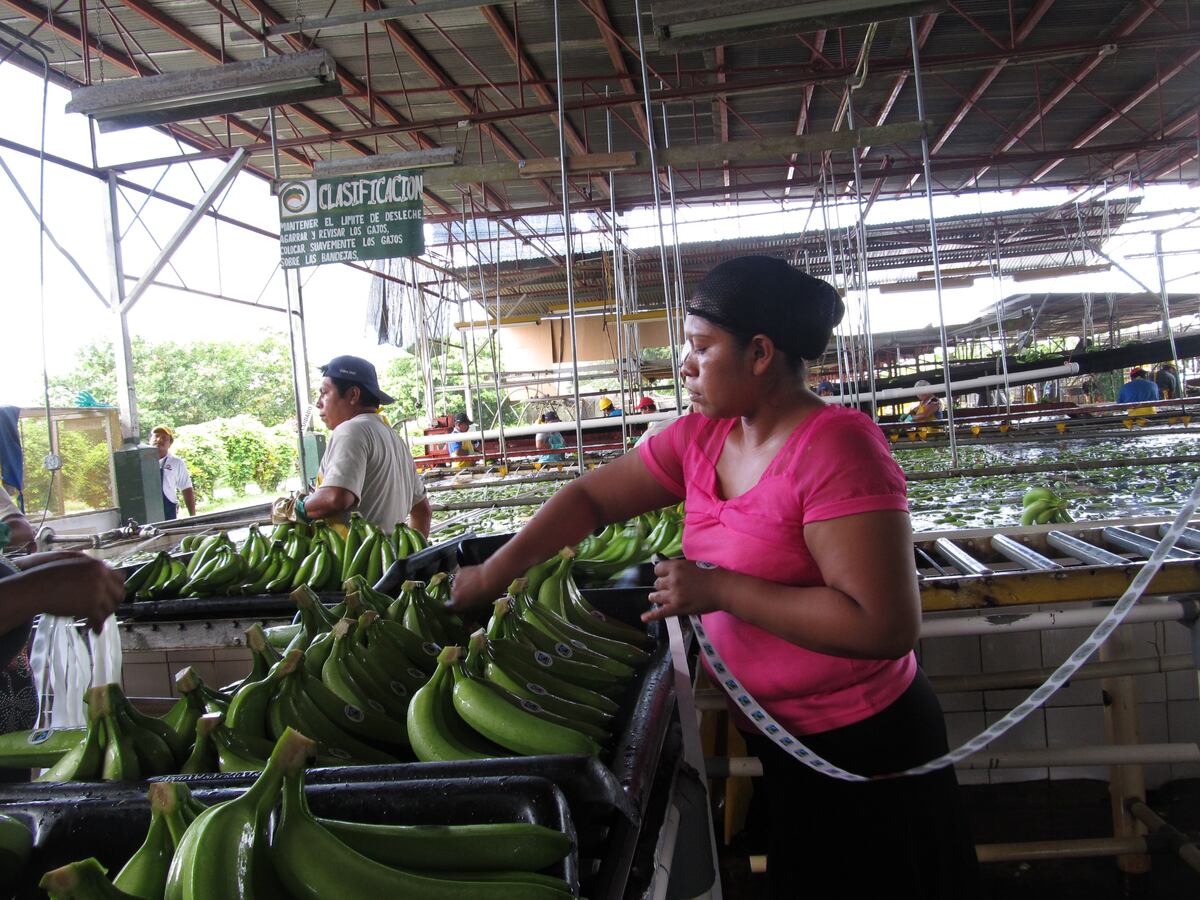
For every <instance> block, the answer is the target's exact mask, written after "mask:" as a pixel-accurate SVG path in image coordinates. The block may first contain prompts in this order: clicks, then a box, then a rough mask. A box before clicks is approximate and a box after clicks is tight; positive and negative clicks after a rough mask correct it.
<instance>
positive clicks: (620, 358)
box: [604, 87, 629, 447]
mask: <svg viewBox="0 0 1200 900" xmlns="http://www.w3.org/2000/svg"><path fill="white" fill-rule="evenodd" d="M604 95H605V96H608V88H607V87H605V88H604ZM604 131H605V135H606V138H607V141H606V144H605V146H606V149H607V150H608V152H609V153H612V148H613V132H612V110H611V109H610V108H608V107H605V109H604ZM615 181H616V173H615V172H613V170H612V169H609V170H608V202H609V220H610V222H611V224H612V289H613V304H614V305H615V306H616V310H617V387H618V389H619V391H620V395H621V446H622V447H628V446H629V422H628V420H627V418H626V416H625V413H626V411H627V409H628V406H627V404H628V403H629V400H628V397H627V396H626V392H625V387H626V384H625V382H626V379H625V373H626V363H627V362H628V360H627V359H626V353H625V341H626V337H627V336H626V334H625V322H624V315H625V310H624V307H625V298H624V286H625V273H624V271H623V269H622V265H621V261H620V255H621V245H620V243H621V242H620V238H619V236H618V234H617V189H616V187H615Z"/></svg>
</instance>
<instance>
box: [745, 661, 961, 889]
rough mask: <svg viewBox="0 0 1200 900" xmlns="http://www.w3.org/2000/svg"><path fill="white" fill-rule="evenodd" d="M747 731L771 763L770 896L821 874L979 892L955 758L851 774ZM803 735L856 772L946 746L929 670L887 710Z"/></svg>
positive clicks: (836, 885)
mask: <svg viewBox="0 0 1200 900" xmlns="http://www.w3.org/2000/svg"><path fill="white" fill-rule="evenodd" d="M744 737H745V738H746V743H747V745H748V747H749V750H750V753H751V755H754V756H757V757H758V758H759V759H761V760H762V763H763V769H764V773H763V778H762V779H761V781H759V782H758V783H757V784H756V785H755V799H756V801H757V802H756V804H755V805H756V807H757V808H758V809H759V810H760V811H762V812H765V816H766V823H767V827H768V829H769V830H768V837H767V882H768V896H770V897H771V898H772V900H783V898H788V900H791V898H797V897H816V896H818V894H816V893H814V888H815V887H816V886H817V885H830V886H831V889H830V890H828V891H827V892H825V893H821V894H819V896H822V897H839V898H840V897H846V898H857V897H868V896H872V895H875V896H878V897H881V898H887V900H973V898H976V897H977V896H978V891H979V884H978V880H979V871H978V864H977V862H976V859H975V845H974V842H973V841H972V839H971V832H970V827H969V826H968V823H967V818H966V814H965V811H964V810H963V807H962V803H961V800H960V798H959V794H958V782H957V780H956V779H955V777H954V769H953V767H947V768H945V769H941V770H939V771H937V772H933V773H930V774H928V775H920V776H916V777H907V778H891V779H884V780H881V781H870V782H846V781H840V780H838V779H834V778H830V777H829V776H827V775H822V774H820V773H818V772H814V771H812V770H811V769H809V768H808V767H807V766H805V765H803V764H802V763H799V762H797V761H796V760H795V759H793V758H792V757H790V756H789V755H788V754H786V753H784V752H783V751H782V750H780V749H779V748H778V747H777V746H776V745H775V744H774V743H773V742H772V741H770V740H769V739H767V738H766V737H763V736H762V735H761V734H759V733H757V732H756V733H754V734H745V735H744ZM802 740H803V741H804V743H805V744H806V745H807V746H808V747H810V748H811V749H812V750H814V751H815V752H816V753H818V754H819V755H821V756H822V757H824V758H826V759H828V760H829V761H830V762H833V763H836V764H837V765H839V766H841V767H842V768H844V769H847V770H848V771H850V772H854V773H856V774H859V775H881V774H885V773H890V772H896V771H900V770H902V769H906V768H909V767H910V766H913V765H917V764H920V763H923V762H927V761H928V760H930V759H933V758H934V757H936V756H940V755H941V754H943V753H945V752H946V750H947V749H948V748H947V745H946V728H945V723H944V720H943V718H942V709H941V706H940V705H939V704H938V701H937V697H936V695H935V694H934V693H933V689H932V688H931V687H930V686H929V682H928V681H927V680H926V678H925V676H924V674H922V673H921V672H918V673H917V676H916V678H915V679H914V680H913V683H912V685H910V686H909V688H908V690H907V691H905V692H904V694H902V695H901V696H900V698H899V699H898V700H897V701H896V702H895V703H893V704H892V705H891V706H889V707H888V708H887V709H885V710H883V711H882V712H879V713H877V714H875V715H874V716H871V717H870V718H868V719H865V720H863V721H862V722H856V723H855V724H853V725H848V726H846V727H845V728H837V729H834V730H833V731H827V732H823V733H821V734H813V735H807V736H802ZM763 807H765V810H764V809H763ZM868 892H871V893H870V894H869V893H868Z"/></svg>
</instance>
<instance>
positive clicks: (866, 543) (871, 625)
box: [642, 510, 921, 659]
mask: <svg viewBox="0 0 1200 900" xmlns="http://www.w3.org/2000/svg"><path fill="white" fill-rule="evenodd" d="M804 541H805V543H806V544H807V545H808V550H809V552H810V553H811V554H812V557H813V559H814V560H815V561H816V563H817V566H818V567H819V568H820V570H821V575H822V577H823V578H824V580H825V586H824V587H791V586H788V585H782V584H776V583H774V582H770V581H764V580H763V579H761V578H754V577H752V576H749V575H742V574H740V573H737V572H731V571H729V570H727V569H703V568H700V567H699V566H697V565H696V563H695V562H693V561H689V560H671V561H668V562H664V563H659V564H658V565H657V566H656V567H655V575H656V579H655V583H654V591H653V592H651V594H650V602H651V603H654V604H658V605H657V606H656V607H655V608H653V609H651V611H650V612H648V613H646V614H645V615H643V616H642V618H643V619H645V620H646V621H650V620H652V619H662V618H666V617H667V616H677V615H694V614H699V613H705V612H713V611H716V610H723V611H725V612H728V613H730V614H731V615H734V616H737V617H738V618H739V619H741V620H742V621H743V622H747V623H749V624H751V625H757V626H758V627H759V628H762V629H764V630H765V631H770V632H771V633H772V634H776V635H778V636H779V637H782V638H783V639H784V640H787V641H790V642H792V643H793V644H797V645H798V646H801V647H805V648H807V649H809V650H816V651H817V652H819V653H827V654H830V655H832V656H847V657H855V658H862V659H898V658H900V657H902V656H904V655H905V654H907V653H908V652H909V651H910V650H912V649H913V647H914V646H915V645H916V642H917V636H918V634H919V632H920V627H921V597H920V591H919V589H918V587H917V575H916V567H915V566H914V564H913V557H912V531H911V526H910V524H909V519H908V514H907V513H905V512H901V511H895V510H886V511H880V512H869V513H860V514H858V515H854V516H844V517H842V518H838V519H831V520H829V521H826V522H814V523H812V524H810V525H806V526H805V528H804ZM865 548H870V559H867V558H866V554H867V550H866V549H865Z"/></svg>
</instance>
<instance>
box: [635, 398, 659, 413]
mask: <svg viewBox="0 0 1200 900" xmlns="http://www.w3.org/2000/svg"><path fill="white" fill-rule="evenodd" d="M637 411H638V412H640V413H652V412H658V404H657V403H655V402H654V398H653V397H643V398H642V399H641V400H639V401H638V405H637Z"/></svg>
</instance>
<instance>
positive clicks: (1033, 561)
mask: <svg viewBox="0 0 1200 900" xmlns="http://www.w3.org/2000/svg"><path fill="white" fill-rule="evenodd" d="M991 543H992V549H993V550H995V551H996V552H997V553H999V554H1000V555H1001V556H1003V557H1005V558H1006V559H1011V560H1012V561H1013V562H1016V563H1020V564H1021V565H1022V566H1024V567H1025V568H1026V569H1037V570H1039V571H1050V570H1052V569H1061V568H1062V566H1060V565H1059V564H1058V563H1056V562H1055V561H1054V560H1052V559H1050V558H1048V557H1045V556H1042V554H1040V553H1038V552H1037V551H1036V550H1034V549H1033V548H1031V547H1026V546H1025V545H1024V544H1022V543H1021V542H1020V541H1014V540H1013V539H1012V538H1010V537H1009V536H1008V535H1007V534H994V535H992V541H991ZM1048 675H1049V673H1047V676H1048ZM1038 683H1039V684H1041V682H1038Z"/></svg>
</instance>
